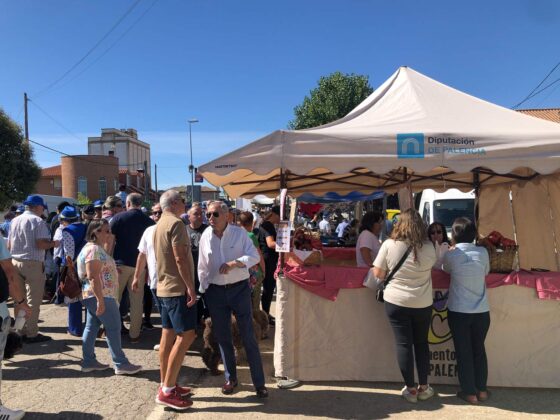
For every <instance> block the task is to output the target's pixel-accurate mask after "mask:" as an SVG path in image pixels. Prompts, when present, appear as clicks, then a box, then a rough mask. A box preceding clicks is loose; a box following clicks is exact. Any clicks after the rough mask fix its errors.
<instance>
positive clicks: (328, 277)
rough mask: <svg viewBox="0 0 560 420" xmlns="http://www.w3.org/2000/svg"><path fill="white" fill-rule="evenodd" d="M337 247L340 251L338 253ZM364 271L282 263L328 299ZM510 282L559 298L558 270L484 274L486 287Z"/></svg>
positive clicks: (435, 277)
mask: <svg viewBox="0 0 560 420" xmlns="http://www.w3.org/2000/svg"><path fill="white" fill-rule="evenodd" d="M327 249H328V248H325V249H323V256H324V257H325V258H332V254H335V253H338V254H339V255H341V254H344V257H346V258H347V255H346V254H349V252H345V251H346V250H344V249H343V248H332V249H331V250H333V252H332V253H330V252H329V251H330V250H329V251H327ZM334 250H336V251H334ZM341 250H343V252H342V253H341V252H340V251H341ZM325 251H327V252H325ZM349 251H352V253H354V250H353V249H349ZM327 255H328V256H327ZM354 255H355V253H354ZM367 272H368V268H363V267H345V266H329V265H322V266H309V267H306V266H300V265H297V264H294V263H293V261H292V260H288V261H287V262H286V263H285V265H284V275H285V276H286V277H287V278H289V279H290V280H292V281H293V282H295V283H296V284H298V285H299V286H301V287H303V288H304V289H305V290H308V291H309V292H311V293H315V294H316V295H318V296H321V297H323V298H325V299H329V300H332V301H334V300H336V297H337V295H338V291H339V290H340V289H358V288H361V287H363V286H362V283H363V280H364V277H365V276H366V274H367ZM512 284H514V285H517V286H524V287H531V288H533V289H536V291H537V296H538V298H539V299H551V300H560V272H552V271H550V272H546V273H542V272H535V271H526V270H521V271H519V272H516V271H513V272H511V273H508V274H501V273H490V274H489V275H488V276H486V286H487V287H488V288H493V287H499V286H507V285H512ZM432 286H433V288H434V289H448V288H449V274H447V273H446V272H444V271H441V270H432Z"/></svg>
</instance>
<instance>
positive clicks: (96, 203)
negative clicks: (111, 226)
mask: <svg viewBox="0 0 560 420" xmlns="http://www.w3.org/2000/svg"><path fill="white" fill-rule="evenodd" d="M93 207H94V208H96V207H103V200H95V201H94V202H93Z"/></svg>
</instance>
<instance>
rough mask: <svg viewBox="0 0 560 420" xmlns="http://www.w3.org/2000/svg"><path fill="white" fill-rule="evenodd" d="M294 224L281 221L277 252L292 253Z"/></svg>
mask: <svg viewBox="0 0 560 420" xmlns="http://www.w3.org/2000/svg"><path fill="white" fill-rule="evenodd" d="M291 230H292V224H291V223H290V221H289V220H281V221H280V222H279V223H278V228H277V229H276V252H290V242H291V236H290V233H291Z"/></svg>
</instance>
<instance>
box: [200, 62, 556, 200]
mask: <svg viewBox="0 0 560 420" xmlns="http://www.w3.org/2000/svg"><path fill="white" fill-rule="evenodd" d="M559 169H560V125H558V124H557V123H553V122H548V121H544V120H540V119H537V118H535V117H531V116H528V115H524V114H520V113H518V112H515V111H512V110H509V109H506V108H503V107H500V106H498V105H494V104H492V103H489V102H486V101H483V100H481V99H478V98H475V97H473V96H470V95H468V94H466V93H463V92H460V91H458V90H456V89H453V88H451V87H449V86H446V85H444V84H442V83H439V82H437V81H435V80H433V79H430V78H428V77H426V76H424V75H422V74H420V73H418V72H416V71H414V70H412V69H411V68H407V67H401V68H399V69H398V70H397V71H396V72H395V73H394V74H393V75H392V76H391V77H390V78H389V79H388V80H387V81H386V82H385V83H383V84H382V85H381V86H380V87H379V88H377V89H376V90H375V91H374V92H373V93H372V94H371V95H370V96H369V97H368V98H367V99H366V100H365V101H363V102H362V103H361V104H360V105H359V106H358V107H357V108H355V109H354V110H353V111H352V112H350V113H349V114H348V115H347V116H345V117H344V118H342V119H340V120H337V121H334V122H332V123H330V124H326V125H323V126H321V127H317V128H313V129H308V130H298V131H289V130H277V131H274V132H273V133H270V134H269V135H267V136H265V137H263V138H261V139H259V140H256V141H254V142H252V143H250V144H248V145H246V146H244V147H242V148H240V149H237V150H235V151H233V152H231V153H228V154H226V155H224V156H222V157H220V158H218V159H215V160H213V161H211V162H209V163H207V164H205V165H203V166H202V167H200V168H199V172H201V173H202V175H203V176H204V178H205V179H206V180H208V182H210V183H212V184H214V185H216V186H221V187H224V189H225V191H226V192H227V193H228V194H229V195H230V196H231V197H241V196H243V197H253V196H255V195H257V194H265V195H276V194H278V190H279V188H280V186H281V185H282V186H283V187H286V188H288V191H289V193H290V195H293V196H299V195H301V194H303V193H306V192H310V193H314V194H317V195H321V194H323V193H327V192H337V193H348V192H351V191H359V192H362V193H370V192H372V191H374V190H378V189H384V190H385V191H389V192H394V191H396V190H398V189H399V188H401V186H402V185H403V184H407V185H410V186H411V188H412V189H413V190H415V191H418V190H422V189H424V188H434V189H436V190H444V189H448V188H459V189H461V190H469V189H472V188H473V187H475V188H476V187H478V186H480V185H487V184H495V183H501V182H511V181H512V179H517V180H529V179H532V178H533V177H535V176H536V175H537V173H538V174H551V173H554V172H556V171H558V170H559Z"/></svg>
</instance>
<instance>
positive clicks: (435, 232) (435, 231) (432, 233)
mask: <svg viewBox="0 0 560 420" xmlns="http://www.w3.org/2000/svg"><path fill="white" fill-rule="evenodd" d="M437 233H443V231H441V230H432V231H431V232H430V235H435V234H437Z"/></svg>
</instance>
